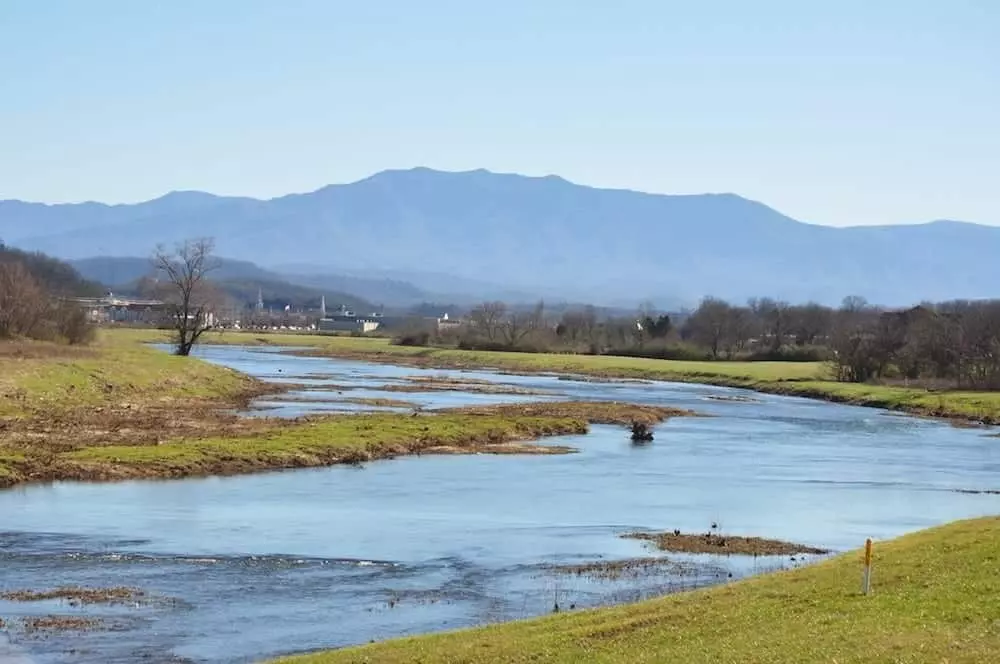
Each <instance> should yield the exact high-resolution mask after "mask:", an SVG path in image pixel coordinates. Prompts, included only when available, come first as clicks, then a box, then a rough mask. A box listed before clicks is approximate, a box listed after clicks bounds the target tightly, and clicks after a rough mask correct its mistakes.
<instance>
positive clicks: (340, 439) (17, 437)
mask: <svg viewBox="0 0 1000 664" xmlns="http://www.w3.org/2000/svg"><path fill="white" fill-rule="evenodd" d="M687 414H689V413H687V412H686V411H680V410H675V409H670V408H657V407H650V406H637V405H632V404H606V403H590V402H570V403H553V404H531V405H518V406H510V407H498V409H496V410H493V409H490V408H483V409H455V410H451V411H442V412H440V413H433V414H431V413H425V414H422V415H419V416H414V415H412V414H409V413H406V414H398V413H382V414H370V415H361V414H355V415H329V416H316V417H305V418H299V419H296V420H285V419H280V420H279V419H267V418H244V417H239V416H237V415H233V414H231V413H226V412H220V411H218V410H212V409H210V408H207V407H206V408H204V409H202V410H201V411H199V412H198V413H197V414H196V415H191V416H188V417H187V418H186V419H185V418H180V419H181V420H182V421H181V422H178V423H173V425H171V424H168V423H167V422H166V421H164V420H163V419H160V418H155V419H152V420H150V423H151V425H152V426H151V427H150V428H142V425H141V424H140V422H138V421H135V420H131V421H129V422H128V427H127V428H123V427H121V426H117V425H119V424H121V422H120V421H118V420H114V419H112V420H110V423H109V424H106V425H105V426H110V427H112V428H113V429H114V431H111V430H106V429H102V430H94V429H90V428H89V427H90V425H91V421H90V420H81V419H61V420H58V421H57V422H58V423H57V424H55V425H54V426H53V425H48V426H47V427H46V428H45V429H44V430H38V429H32V428H31V427H19V426H16V425H14V426H11V427H10V428H9V429H8V430H6V431H5V432H4V436H3V444H2V445H0V486H9V485H13V484H18V483H23V482H38V481H51V480H88V481H108V480H121V479H137V478H180V477H192V476H203V475H233V474H240V473H250V472H259V471H266V470H276V469H285V468H307V467H316V466H327V465H334V464H341V463H349V464H357V463H362V462H367V461H374V460H378V459H388V458H393V457H397V456H403V455H412V454H479V453H487V454H561V453H566V452H571V451H572V450H571V449H569V448H567V447H565V446H559V445H547V444H546V445H543V444H537V443H535V442H533V441H536V440H537V439H540V438H544V437H550V436H560V435H569V434H582V433H586V431H587V429H588V423H619V424H625V423H628V422H630V421H633V420H635V419H645V420H647V421H650V422H661V421H663V420H665V419H667V418H668V417H673V416H678V415H687ZM101 420H102V421H105V422H108V420H107V419H106V418H101ZM62 423H66V425H67V428H66V429H65V430H64V429H63V428H62V426H61V425H62ZM623 439H624V430H623ZM128 441H131V443H129V442H128Z"/></svg>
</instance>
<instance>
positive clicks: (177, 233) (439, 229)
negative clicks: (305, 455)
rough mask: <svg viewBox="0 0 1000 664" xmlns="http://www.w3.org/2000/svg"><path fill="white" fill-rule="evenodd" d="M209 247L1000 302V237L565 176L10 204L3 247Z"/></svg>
mask: <svg viewBox="0 0 1000 664" xmlns="http://www.w3.org/2000/svg"><path fill="white" fill-rule="evenodd" d="M202 236H212V237H214V238H215V239H216V246H217V250H218V252H219V253H220V254H221V255H224V256H228V257H231V258H233V259H238V260H243V261H253V262H254V263H256V264H258V265H263V266H267V268H268V269H273V270H274V271H275V272H280V273H281V274H284V275H287V274H290V273H292V274H296V275H297V277H298V278H299V280H300V281H301V280H302V279H313V280H316V279H320V278H321V277H323V275H327V276H330V275H336V276H337V277H338V278H341V279H343V280H345V281H343V282H342V286H341V288H339V290H347V289H349V288H350V289H352V290H351V292H354V290H356V289H358V288H360V287H361V286H362V285H363V284H364V283H365V282H369V281H372V280H374V281H376V282H394V283H396V284H397V286H398V287H399V288H402V289H404V290H405V289H407V288H412V289H414V291H413V292H411V294H410V295H412V296H413V297H414V298H419V297H421V296H423V295H426V294H427V292H428V291H434V292H438V293H440V292H448V293H449V294H459V293H464V294H466V295H467V296H469V297H474V296H486V295H487V292H488V293H489V295H491V296H497V295H498V294H502V293H506V294H507V295H509V296H516V297H521V298H530V297H546V298H564V299H577V300H582V301H591V302H597V303H629V304H630V305H634V304H636V303H638V302H641V301H646V300H652V301H653V302H655V303H656V304H657V305H660V306H663V307H673V306H687V305H691V304H694V303H695V302H697V300H698V299H700V298H701V297H703V296H705V295H715V296H719V297H725V298H728V299H732V300H736V301H741V300H744V299H746V298H748V297H752V296H763V295H766V296H772V297H779V298H782V299H787V300H791V301H807V300H814V301H818V302H824V303H830V304H834V303H837V302H839V301H840V299H841V298H842V297H844V296H845V295H862V296H864V297H866V298H868V299H869V300H871V301H874V302H879V303H881V304H891V305H903V304H909V303H913V302H917V301H920V300H926V299H930V300H943V299H951V298H980V297H991V296H997V295H1000V292H998V286H1000V264H998V263H997V261H996V260H995V259H994V257H995V256H997V255H998V254H1000V228H994V227H991V226H982V225H976V224H972V223H964V222H957V221H935V222H930V223H924V224H913V225H887V226H855V227H846V228H831V227H825V226H818V225H813V224H808V223H804V222H801V221H797V220H795V219H792V218H790V217H788V216H785V215H783V214H781V213H780V212H778V211H776V210H774V209H772V208H770V207H768V206H766V205H764V204H762V203H759V202H755V201H751V200H748V199H746V198H742V197H740V196H737V195H735V194H704V195H663V194H648V193H642V192H637V191H629V190H613V189H599V188H593V187H587V186H582V185H577V184H573V183H570V182H568V181H566V180H564V179H562V178H560V177H556V176H548V177H525V176H521V175H509V174H498V173H492V172H489V171H485V170H477V171H467V172H443V171H436V170H431V169H427V168H416V169H411V170H394V171H384V172H381V173H378V174H376V175H373V176H371V177H369V178H366V179H364V180H361V181H358V182H354V183H351V184H342V185H330V186H327V187H324V188H322V189H319V190H317V191H314V192H310V193H305V194H291V195H287V196H282V197H278V198H273V199H270V200H257V199H253V198H245V197H227V196H215V195H213V194H208V193H204V192H196V191H186V192H173V193H170V194H167V195H166V196H163V197H161V198H157V199H155V200H151V201H147V202H144V203H138V204H126V205H105V204H102V203H92V202H90V203H80V204H57V205H48V204H41V203H26V202H22V201H0V239H2V240H4V241H5V242H7V243H8V244H10V245H14V246H18V247H21V248H24V249H31V250H41V251H45V252H47V253H50V254H52V255H55V256H59V257H62V258H67V259H83V258H87V257H93V256H101V255H116V256H148V255H149V253H150V252H151V251H152V249H153V247H154V246H155V245H157V244H159V243H166V244H170V243H173V242H177V241H180V240H182V239H184V238H189V237H202ZM88 276H92V275H88ZM350 280H354V282H351V281H350ZM420 280H423V284H421V283H418V282H420ZM429 284H433V287H432V288H428V287H427V285H429ZM314 285H316V286H323V285H324V284H323V283H318V282H317V283H315V284H314ZM355 294H357V295H361V294H360V293H355ZM369 295H370V294H369ZM361 296H362V297H367V298H368V299H372V298H371V297H369V296H368V295H361ZM376 299H378V298H376Z"/></svg>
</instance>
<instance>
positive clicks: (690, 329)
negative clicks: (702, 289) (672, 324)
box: [684, 297, 733, 359]
mask: <svg viewBox="0 0 1000 664" xmlns="http://www.w3.org/2000/svg"><path fill="white" fill-rule="evenodd" d="M732 310H733V307H732V306H731V305H730V304H729V303H728V302H726V301H725V300H720V299H719V298H716V297H706V298H705V299H704V300H702V301H701V305H700V306H699V307H698V309H697V310H696V311H695V312H694V313H693V314H691V316H690V318H688V319H687V322H686V323H685V325H684V327H685V331H686V333H687V336H688V337H689V338H690V339H691V340H692V341H694V343H696V344H698V345H700V346H704V347H705V348H708V349H709V351H711V353H712V359H718V357H719V351H721V350H723V348H724V346H725V345H726V340H727V338H728V336H729V328H730V325H731V322H732Z"/></svg>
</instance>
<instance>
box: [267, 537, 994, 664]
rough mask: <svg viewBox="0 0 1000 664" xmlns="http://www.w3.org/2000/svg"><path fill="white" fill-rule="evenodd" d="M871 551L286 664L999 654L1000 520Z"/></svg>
mask: <svg viewBox="0 0 1000 664" xmlns="http://www.w3.org/2000/svg"><path fill="white" fill-rule="evenodd" d="M875 553H876V555H875V571H874V575H873V578H874V593H873V595H871V596H869V597H864V596H862V595H861V594H860V592H859V588H860V582H861V560H860V558H861V557H860V553H859V552H857V551H855V552H852V553H848V554H844V555H841V556H838V557H836V558H834V559H831V560H828V561H825V562H822V563H819V564H816V565H812V566H808V567H804V568H800V569H796V570H792V571H788V572H779V573H775V574H768V575H765V576H761V577H756V578H752V579H748V580H745V581H740V582H736V583H732V584H729V585H726V586H720V587H716V588H710V589H706V590H700V591H694V592H689V593H682V594H677V595H670V596H667V597H663V598H659V599H655V600H650V601H646V602H641V603H638V604H632V605H625V606H619V607H613V608H607V609H598V610H590V611H578V612H571V613H562V614H559V615H554V616H548V617H544V618H539V619H534V620H526V621H521V622H514V623H507V624H503V625H496V626H490V627H485V628H479V629H474V630H468V631H461V632H452V633H447V634H439V635H430V636H422V637H415V638H407V639H400V640H396V641H388V642H385V643H381V644H375V645H370V646H363V647H359V648H351V649H345V650H339V651H330V652H328V653H320V654H315V655H306V656H301V657H292V658H287V659H283V660H280V661H281V662H282V663H283V664H348V663H351V664H376V663H378V664H404V663H406V664H431V663H444V662H454V663H459V662H461V663H463V664H487V663H494V662H495V663H497V664H501V663H503V664H506V663H516V662H532V663H535V664H539V663H561V664H577V663H582V662H588V663H589V662H594V663H604V664H636V663H642V662H683V663H685V664H700V663H704V664H719V663H732V664H737V663H740V664H742V663H748V662H750V663H752V662H759V663H761V664H765V663H772V662H788V663H802V664H807V663H811V662H817V663H819V662H823V663H834V662H836V663H837V664H846V663H848V662H857V663H859V664H861V663H865V664H867V663H871V662H899V663H917V662H948V663H950V664H959V663H968V664H973V663H977V664H985V663H987V662H996V661H1000V518H998V517H989V518H984V519H977V520H970V521H961V522H956V523H952V524H949V525H946V526H942V527H940V528H935V529H931V530H926V531H922V532H919V533H915V534H912V535H907V536H905V537H901V538H899V539H897V540H893V541H890V542H884V543H876V546H875Z"/></svg>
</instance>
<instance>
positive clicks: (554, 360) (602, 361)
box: [115, 330, 1000, 423]
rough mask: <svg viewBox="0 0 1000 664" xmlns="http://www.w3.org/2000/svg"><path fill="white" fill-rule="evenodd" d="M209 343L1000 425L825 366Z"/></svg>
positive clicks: (992, 416) (951, 400)
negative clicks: (664, 385) (683, 388)
mask: <svg viewBox="0 0 1000 664" xmlns="http://www.w3.org/2000/svg"><path fill="white" fill-rule="evenodd" d="M115 334H121V335H123V336H129V337H131V338H134V339H145V340H149V339H151V338H155V336H156V335H160V338H162V333H157V332H151V331H144V330H123V331H120V332H118V331H116V332H115ZM205 342H206V343H213V344H214V343H223V344H246V343H250V344H256V345H262V344H269V345H285V346H299V347H304V348H306V349H308V350H307V352H310V353H314V354H317V355H328V356H331V357H348V358H357V359H364V360H370V361H375V362H397V363H409V364H415V365H419V366H429V367H442V368H482V367H490V368H495V369H500V370H504V371H514V372H526V373H533V372H552V373H574V374H583V375H589V376H598V377H606V378H642V379H649V380H665V381H678V382H696V383H707V384H711V385H721V386H727V387H742V388H747V389H751V390H757V391H760V392H768V393H773V394H787V395H792V396H802V397H809V398H814V399H824V400H828V401H837V402H841V403H849V404H854V405H859V406H873V407H878V408H887V409H890V410H899V411H905V412H909V413H914V414H917V415H927V416H933V417H950V418H956V419H963V420H974V421H981V422H987V423H1000V392H930V391H928V390H925V389H922V388H909V387H899V386H889V385H868V384H864V385H859V384H853V383H839V382H836V381H834V380H831V379H830V371H829V368H828V367H827V366H826V365H824V364H822V363H819V362H707V361H706V362H687V361H679V360H653V359H644V358H631V357H616V356H593V355H568V354H555V353H537V354H535V353H508V352H498V351H464V350H455V349H441V348H420V347H412V346H393V345H391V344H390V343H389V340H388V339H382V338H360V337H334V336H320V335H307V334H259V333H240V332H224V333H221V334H212V335H207V336H206V337H205Z"/></svg>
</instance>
